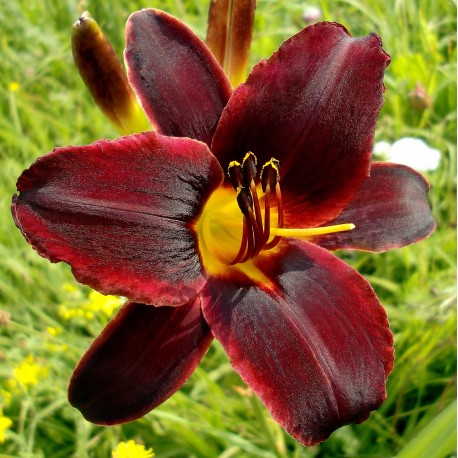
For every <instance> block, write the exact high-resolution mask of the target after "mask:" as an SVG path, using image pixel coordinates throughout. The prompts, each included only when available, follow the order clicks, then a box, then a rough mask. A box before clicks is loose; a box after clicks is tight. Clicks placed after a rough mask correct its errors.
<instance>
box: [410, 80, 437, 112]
mask: <svg viewBox="0 0 458 458" xmlns="http://www.w3.org/2000/svg"><path fill="white" fill-rule="evenodd" d="M409 97H410V103H411V104H412V108H414V109H415V110H418V111H424V110H426V109H427V108H429V107H430V106H431V105H432V100H431V97H430V96H429V95H428V93H427V92H426V89H425V87H424V86H423V85H422V84H420V83H417V84H416V85H415V89H414V90H413V91H412V92H410V93H409Z"/></svg>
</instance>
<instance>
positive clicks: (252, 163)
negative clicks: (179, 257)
mask: <svg viewBox="0 0 458 458" xmlns="http://www.w3.org/2000/svg"><path fill="white" fill-rule="evenodd" d="M228 174H229V177H230V181H231V183H232V185H233V187H234V189H231V188H229V187H228V186H222V187H219V188H217V189H216V190H215V191H214V192H213V194H212V195H211V196H210V198H209V199H208V201H207V203H206V204H205V207H204V209H203V212H202V214H201V216H200V218H199V220H198V221H197V224H196V230H197V236H198V243H199V250H200V254H201V258H202V263H203V265H204V268H205V269H206V271H207V272H208V273H210V274H211V275H227V274H228V273H229V272H231V271H232V270H234V269H236V270H239V271H242V272H244V273H245V274H246V275H248V276H249V277H250V278H252V279H253V280H257V281H260V282H265V281H266V280H267V279H265V278H264V275H263V274H262V273H261V272H260V271H259V269H258V268H256V266H255V264H254V259H255V258H257V257H258V256H261V257H263V256H267V255H271V254H272V253H274V252H275V251H276V249H278V248H277V247H278V244H279V242H280V241H281V239H282V238H283V237H287V238H297V239H309V238H310V237H313V236H317V235H322V234H330V233H335V232H342V231H348V230H352V229H354V228H355V225H354V224H352V223H347V224H338V225H334V226H322V227H314V228H285V227H283V220H284V218H283V204H282V198H281V190H280V174H279V162H278V161H277V160H276V159H273V158H272V159H271V160H270V161H269V162H267V163H266V164H264V166H263V168H262V171H261V174H260V183H259V184H258V185H256V184H255V180H256V157H255V156H254V154H253V153H247V154H246V155H245V158H244V160H243V162H242V164H240V163H238V162H237V161H233V162H231V163H230V165H229V170H228ZM234 190H235V191H234Z"/></svg>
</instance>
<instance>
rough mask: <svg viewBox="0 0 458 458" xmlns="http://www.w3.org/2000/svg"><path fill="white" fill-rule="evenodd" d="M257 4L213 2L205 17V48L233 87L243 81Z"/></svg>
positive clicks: (243, 0)
mask: <svg viewBox="0 0 458 458" xmlns="http://www.w3.org/2000/svg"><path fill="white" fill-rule="evenodd" d="M255 9H256V0H212V1H211V4H210V10H209V13H208V29H207V40H206V43H207V46H208V47H209V48H210V50H211V51H212V53H213V55H214V56H215V57H216V59H217V60H218V62H219V63H220V65H221V67H223V69H224V71H225V72H226V75H227V76H228V78H229V81H230V82H231V84H232V86H234V87H235V86H237V85H238V84H239V83H241V82H243V81H244V80H245V78H246V73H247V69H248V58H249V54H250V45H251V37H252V34H253V26H254V14H255Z"/></svg>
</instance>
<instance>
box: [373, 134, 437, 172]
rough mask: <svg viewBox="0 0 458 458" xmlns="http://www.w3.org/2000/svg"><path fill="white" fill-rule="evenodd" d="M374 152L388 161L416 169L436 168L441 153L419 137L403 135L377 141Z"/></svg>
mask: <svg viewBox="0 0 458 458" xmlns="http://www.w3.org/2000/svg"><path fill="white" fill-rule="evenodd" d="M374 154H376V155H384V156H385V157H386V159H387V160H388V161H389V162H395V163H397V164H404V165H408V166H409V167H412V168H413V169H416V170H423V171H424V170H436V169H437V167H438V166H439V161H440V157H441V153H440V151H439V150H437V149H434V148H430V147H429V146H428V145H427V144H426V143H425V142H424V141H423V140H420V139H419V138H411V137H405V138H401V139H400V140H398V141H396V142H394V143H393V144H392V145H391V146H390V145H389V143H387V142H379V143H377V144H376V145H375V146H374Z"/></svg>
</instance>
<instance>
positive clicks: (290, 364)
mask: <svg viewBox="0 0 458 458" xmlns="http://www.w3.org/2000/svg"><path fill="white" fill-rule="evenodd" d="M285 245H286V244H285ZM256 264H257V266H258V268H259V270H260V271H261V272H262V273H263V275H264V276H265V281H264V282H263V283H262V285H259V286H256V285H255V284H254V283H253V281H251V280H250V279H249V278H247V277H246V276H245V275H243V274H240V276H239V277H236V276H233V278H232V279H231V281H228V280H227V279H224V278H216V277H215V278H212V279H210V280H209V282H208V283H207V285H206V286H205V288H204V289H203V291H202V297H203V299H202V308H203V313H204V317H205V319H206V321H207V322H208V324H209V326H210V329H211V331H212V333H213V335H214V336H215V337H216V338H217V339H218V340H219V341H220V342H221V343H222V345H223V347H224V349H225V350H226V352H227V354H228V355H229V358H230V360H231V364H232V365H233V367H234V369H235V370H236V371H237V372H238V373H239V374H240V375H241V376H242V378H243V379H244V380H245V382H246V383H247V384H248V385H249V386H250V387H251V388H252V389H253V390H254V392H255V393H256V394H257V395H258V396H259V397H260V398H261V400H262V402H263V403H264V404H265V405H266V407H267V408H268V409H269V410H270V412H271V414H272V416H273V418H274V419H275V420H277V421H278V422H279V423H280V424H281V425H282V426H283V427H284V428H285V429H286V431H288V432H289V433H290V434H291V435H292V436H294V437H295V438H296V439H297V440H299V441H300V442H302V443H303V444H305V445H311V444H315V443H317V442H320V441H323V440H325V439H326V438H327V437H328V436H329V435H330V434H331V433H332V432H333V431H334V430H335V429H337V428H339V427H340V426H342V425H345V424H347V423H351V422H361V421H363V420H365V419H366V418H367V417H368V416H369V412H370V411H371V410H374V409H376V408H377V407H378V406H379V405H380V404H381V403H382V401H383V400H384V399H385V397H386V393H385V380H386V377H387V375H388V374H389V372H390V371H391V369H392V366H393V339H392V334H391V332H390V330H389V327H388V321H387V317H386V314H385V312H384V310H383V308H382V306H381V305H380V303H379V301H378V300H377V297H376V296H375V294H374V292H373V290H372V288H371V286H370V285H369V284H368V283H367V281H366V280H364V279H363V277H362V276H361V275H359V274H358V273H357V272H356V271H355V270H353V269H352V268H351V267H349V266H348V265H346V264H345V263H344V262H343V261H341V260H340V259H338V258H337V257H335V256H333V255H332V254H330V253H329V252H327V251H326V250H324V249H322V248H320V247H318V246H315V245H313V244H309V243H307V242H292V243H290V244H289V245H286V246H283V249H282V250H280V252H277V253H276V254H274V255H270V256H268V257H265V258H264V259H263V258H262V257H259V258H258V260H257V263H256ZM257 277H258V278H260V277H261V276H260V275H257Z"/></svg>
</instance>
